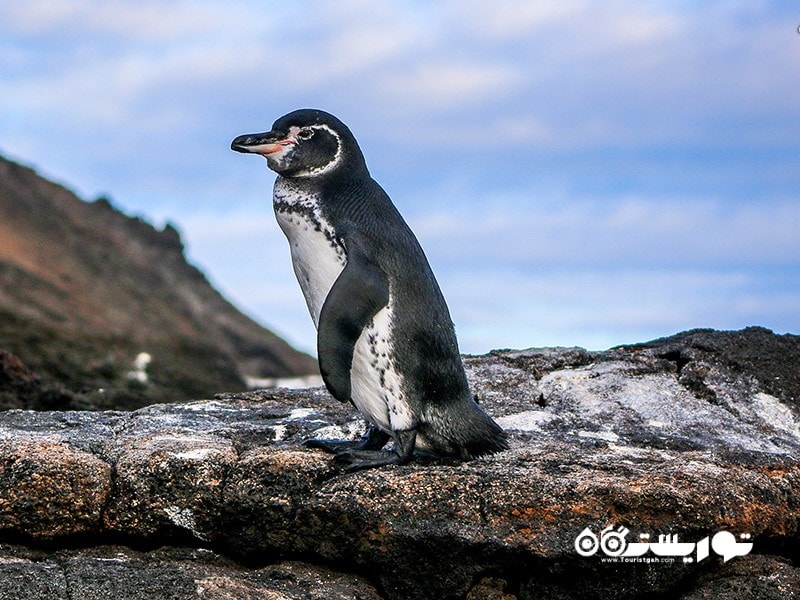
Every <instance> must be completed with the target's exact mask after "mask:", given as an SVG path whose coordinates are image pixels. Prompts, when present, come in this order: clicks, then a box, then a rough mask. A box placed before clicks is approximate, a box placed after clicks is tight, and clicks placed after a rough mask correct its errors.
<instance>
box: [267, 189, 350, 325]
mask: <svg viewBox="0 0 800 600" xmlns="http://www.w3.org/2000/svg"><path fill="white" fill-rule="evenodd" d="M273 206H274V208H275V217H276V218H277V220H278V225H279V226H280V228H281V229H282V230H283V233H284V234H285V235H286V238H287V239H288V240H289V250H290V252H291V254H292V266H293V267H294V274H295V276H296V277H297V282H298V283H299V284H300V289H301V290H302V291H303V296H305V299H306V305H307V306H308V312H309V313H311V318H312V319H313V321H314V326H315V327H316V326H318V324H319V313H320V311H321V310H322V304H323V303H324V302H325V298H326V297H327V296H328V292H330V290H331V287H333V284H334V282H335V281H336V279H337V278H338V277H339V274H340V273H341V272H342V269H344V267H345V265H346V264H347V255H346V254H345V251H344V248H343V247H342V245H341V244H340V243H339V242H338V241H337V238H336V235H335V233H334V231H333V227H331V225H330V223H328V222H327V221H326V220H325V218H324V217H323V216H322V213H321V211H320V209H319V201H318V198H317V197H316V196H314V195H312V194H308V193H306V192H304V191H303V190H301V189H299V188H298V187H297V186H296V185H293V184H292V183H291V182H288V181H287V180H285V179H282V178H279V179H278V180H277V181H276V182H275V191H274V195H273Z"/></svg>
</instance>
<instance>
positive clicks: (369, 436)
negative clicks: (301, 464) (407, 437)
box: [303, 425, 391, 454]
mask: <svg viewBox="0 0 800 600" xmlns="http://www.w3.org/2000/svg"><path fill="white" fill-rule="evenodd" d="M390 437H391V436H390V435H389V434H388V433H386V432H385V431H383V430H382V429H380V428H378V427H375V425H370V426H369V427H367V430H366V431H365V432H364V435H362V436H361V439H360V440H325V439H319V438H312V439H310V440H306V441H305V442H303V445H304V446H305V447H306V448H320V449H321V450H325V452H330V453H331V454H341V453H342V452H350V451H370V450H371V451H375V450H380V449H381V448H383V447H384V446H385V445H386V442H388V441H389V438H390Z"/></svg>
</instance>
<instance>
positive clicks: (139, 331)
mask: <svg viewBox="0 0 800 600" xmlns="http://www.w3.org/2000/svg"><path fill="white" fill-rule="evenodd" d="M0 349H4V350H7V351H8V352H11V353H13V354H15V355H17V356H18V357H19V358H21V359H22V362H23V363H24V364H25V365H26V366H27V367H28V368H29V369H31V370H33V371H34V372H35V373H36V374H38V375H39V377H40V378H41V382H42V383H43V384H44V385H45V387H48V386H49V388H50V389H51V390H56V391H57V392H58V393H55V394H54V395H53V397H54V398H55V399H54V400H53V403H54V404H55V406H53V408H56V407H59V408H66V407H73V408H75V407H77V408H81V407H89V408H94V407H121V408H131V407H134V406H141V405H143V404H147V403H151V402H154V401H179V400H185V399H189V398H197V397H207V396H210V395H212V394H213V393H215V392H219V391H223V390H226V391H231V390H242V389H244V387H245V384H244V378H245V377H256V378H263V377H286V376H296V375H303V374H308V373H313V372H314V371H315V369H316V365H315V361H314V360H313V359H312V358H311V357H309V356H308V355H306V354H303V353H300V352H298V351H296V350H294V349H293V348H291V347H290V346H289V345H288V344H287V343H286V342H284V341H283V340H281V339H280V338H278V337H277V336H275V335H274V334H273V333H271V332H270V331H268V330H266V329H265V328H263V327H262V326H260V325H258V324H257V323H255V322H253V321H252V320H251V319H250V318H248V317H247V316H245V315H243V314H242V313H241V312H239V311H238V310H237V309H236V308H235V307H234V306H232V305H231V304H230V303H229V302H228V301H227V300H226V299H225V298H224V297H223V296H222V295H221V294H220V293H219V292H217V291H216V290H215V289H214V288H213V287H212V286H211V285H210V283H209V282H208V280H207V279H206V278H205V276H204V275H203V273H201V272H200V271H199V270H198V269H196V268H195V267H193V266H192V265H190V264H189V263H187V262H186V259H185V257H184V252H183V244H182V242H181V239H180V235H179V234H178V232H177V230H176V229H175V228H174V227H172V226H171V225H167V226H165V228H164V229H163V230H161V231H159V230H157V229H155V228H154V227H153V226H152V225H150V224H149V223H147V222H145V221H143V220H142V219H139V218H132V217H129V216H127V215H125V214H123V213H121V212H120V211H118V210H116V209H115V208H114V207H113V206H112V205H111V204H110V203H109V201H108V200H106V199H99V200H97V201H95V202H85V201H83V200H81V199H80V198H78V197H77V196H76V195H75V194H73V193H72V192H71V191H69V190H68V189H65V188H64V187H62V186H60V185H58V184H56V183H53V182H51V181H48V180H46V179H44V178H42V177H40V176H39V175H37V173H36V172H35V171H33V170H32V169H29V168H27V167H24V166H22V165H19V164H17V163H14V162H11V161H9V160H6V159H4V158H2V157H0ZM141 353H147V354H149V355H150V356H151V358H152V360H151V362H150V363H149V364H148V365H147V381H142V379H143V378H142V377H138V378H136V377H131V376H129V373H130V372H131V371H132V370H133V365H134V361H135V359H136V357H137V356H138V355H140V354H141ZM98 390H102V391H98ZM62 392H63V393H62Z"/></svg>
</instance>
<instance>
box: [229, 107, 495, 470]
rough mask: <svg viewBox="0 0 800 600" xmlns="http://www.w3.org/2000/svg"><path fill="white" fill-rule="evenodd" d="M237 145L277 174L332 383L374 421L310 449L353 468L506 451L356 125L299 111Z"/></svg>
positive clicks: (284, 222) (298, 271)
mask: <svg viewBox="0 0 800 600" xmlns="http://www.w3.org/2000/svg"><path fill="white" fill-rule="evenodd" d="M231 149H232V150H235V151H237V152H243V153H251V154H259V155H261V156H263V157H265V158H266V160H267V166H268V167H269V168H270V169H271V170H272V171H274V172H275V173H277V175H278V176H277V178H276V180H275V184H274V189H273V208H274V211H275V216H276V219H277V221H278V225H279V226H280V228H281V230H282V231H283V233H284V234H285V235H286V238H287V239H288V242H289V247H290V251H291V257H292V266H293V268H294V272H295V275H296V277H297V281H298V283H299V284H300V288H301V290H302V292H303V296H304V297H305V300H306V304H307V305H308V310H309V313H310V314H311V319H312V320H313V322H314V325H315V326H316V329H317V356H318V360H319V368H320V372H321V374H322V379H323V381H324V383H325V386H326V387H327V389H328V391H329V392H330V393H331V395H332V396H333V397H334V398H336V399H337V400H340V401H342V402H351V403H352V404H353V405H355V407H356V408H357V409H358V411H359V412H360V413H361V415H362V416H363V417H364V418H365V419H366V421H367V422H368V424H369V425H368V427H367V430H366V433H365V434H364V435H363V437H362V438H361V439H360V440H356V441H344V440H328V439H310V440H307V441H306V442H305V445H306V446H309V447H312V448H321V449H323V450H325V451H327V452H330V453H333V454H334V455H335V456H334V460H335V461H336V462H338V463H341V464H343V465H345V466H346V467H347V469H348V470H350V471H356V470H360V469H367V468H372V467H380V466H383V465H390V464H398V465H401V464H406V463H408V462H409V461H411V460H412V458H413V457H414V455H415V454H414V453H415V451H416V452H417V453H418V454H426V455H431V454H433V455H435V456H441V457H454V458H456V459H459V460H469V459H472V458H475V457H478V456H481V455H485V454H490V453H494V452H498V451H501V450H505V449H507V448H508V441H507V436H506V433H505V432H504V431H503V430H502V429H501V428H500V426H499V425H497V423H495V422H494V421H493V420H492V418H491V417H489V415H487V414H486V413H485V412H484V411H483V409H482V408H481V407H480V406H479V405H478V403H477V402H476V399H475V398H474V397H473V396H472V393H471V392H470V388H469V385H468V383H467V377H466V374H465V372H464V366H463V364H462V362H461V355H460V353H459V349H458V342H457V339H456V334H455V327H454V325H453V322H452V320H451V317H450V313H449V310H448V308H447V304H446V302H445V299H444V296H443V295H442V292H441V290H440V288H439V285H438V283H437V281H436V278H435V277H434V274H433V271H432V270H431V267H430V265H429V263H428V259H427V258H426V256H425V253H424V252H423V250H422V247H421V246H420V244H419V242H418V241H417V238H416V237H415V236H414V234H413V233H412V231H411V229H410V228H409V226H408V225H407V224H406V222H405V221H404V219H403V217H402V216H401V215H400V213H399V212H398V210H397V209H396V208H395V206H394V204H393V203H392V201H391V200H390V198H389V196H388V195H387V194H386V192H385V191H384V190H383V188H381V186H380V185H379V184H378V183H377V182H376V181H375V180H374V179H372V177H371V175H370V172H369V170H368V169H367V164H366V161H365V159H364V155H363V153H362V152H361V149H360V148H359V145H358V143H357V142H356V139H355V137H354V136H353V134H352V133H351V132H350V130H349V129H348V128H347V126H346V125H345V124H344V123H342V122H341V121H340V120H339V119H338V118H336V117H334V116H333V115H331V114H329V113H327V112H324V111H321V110H315V109H301V110H296V111H294V112H291V113H289V114H287V115H284V116H283V117H281V118H279V119H278V120H277V121H275V123H274V124H273V125H272V129H271V130H270V131H267V132H265V133H255V134H245V135H240V136H238V137H237V138H235V139H234V140H233V142H232V143H231ZM390 440H392V441H393V442H394V443H393V444H392V445H389V446H388V448H387V447H386V446H387V444H388V442H389V441H390Z"/></svg>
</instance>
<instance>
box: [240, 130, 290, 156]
mask: <svg viewBox="0 0 800 600" xmlns="http://www.w3.org/2000/svg"><path fill="white" fill-rule="evenodd" d="M292 144H294V140H293V139H291V138H287V137H286V134H283V133H277V132H274V131H267V132H266V133H246V134H244V135H240V136H239V137H237V138H236V139H234V140H233V141H232V142H231V150H235V151H236V152H245V153H250V154H260V155H261V156H269V155H270V154H275V153H276V152H280V151H281V150H284V149H285V148H286V147H287V146H290V145H292Z"/></svg>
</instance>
